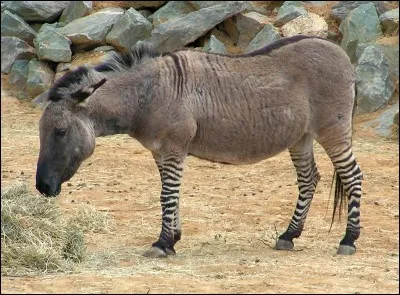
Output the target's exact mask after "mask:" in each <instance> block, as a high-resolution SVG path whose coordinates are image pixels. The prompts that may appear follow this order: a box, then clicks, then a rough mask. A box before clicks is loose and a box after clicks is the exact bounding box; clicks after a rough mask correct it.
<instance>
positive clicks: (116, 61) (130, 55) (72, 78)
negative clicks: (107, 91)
mask: <svg viewBox="0 0 400 295" xmlns="http://www.w3.org/2000/svg"><path fill="white" fill-rule="evenodd" d="M157 56H161V54H159V53H158V51H157V50H156V49H155V48H154V47H153V46H152V45H151V44H147V43H144V42H140V43H138V44H137V45H135V47H134V48H133V49H132V50H131V51H130V52H126V53H117V52H114V54H113V55H112V56H111V57H110V58H109V59H108V60H106V61H104V62H102V63H100V64H98V65H96V66H94V67H87V66H81V67H79V68H77V69H75V70H73V71H70V72H68V73H67V74H65V75H64V76H63V77H62V78H60V79H59V80H58V81H57V82H56V83H55V84H54V85H53V86H52V88H51V89H50V91H49V100H50V101H59V100H62V99H64V98H67V97H69V96H70V94H71V93H73V92H75V91H77V90H79V89H81V88H83V87H85V86H89V85H92V84H93V83H97V82H99V81H100V80H101V79H102V78H104V77H107V76H108V75H112V74H115V73H120V72H125V71H129V70H130V69H132V68H134V67H135V66H137V65H138V64H140V63H141V62H143V61H144V60H145V59H148V58H154V57H157Z"/></svg>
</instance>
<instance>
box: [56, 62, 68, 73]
mask: <svg viewBox="0 0 400 295" xmlns="http://www.w3.org/2000/svg"><path fill="white" fill-rule="evenodd" d="M70 68H71V64H70V63H69V62H60V63H58V65H57V67H56V73H58V72H63V71H68V70H69V69H70Z"/></svg>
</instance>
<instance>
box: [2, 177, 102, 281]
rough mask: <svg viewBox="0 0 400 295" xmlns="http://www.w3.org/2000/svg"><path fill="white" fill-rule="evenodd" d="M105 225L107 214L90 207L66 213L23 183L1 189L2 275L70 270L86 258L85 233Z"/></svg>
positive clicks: (51, 200) (53, 201)
mask: <svg viewBox="0 0 400 295" xmlns="http://www.w3.org/2000/svg"><path fill="white" fill-rule="evenodd" d="M108 225H109V218H108V216H107V215H106V214H105V213H103V212H98V211H96V210H95V209H94V208H92V207H90V208H89V206H86V207H85V208H78V210H77V211H76V212H74V214H72V216H66V214H65V213H63V212H61V210H60V208H59V206H58V205H57V202H56V200H55V199H49V198H45V197H43V196H40V195H35V194H33V193H31V192H30V191H29V189H28V187H27V185H26V184H25V183H14V184H11V185H9V186H7V187H5V188H4V189H3V188H2V190H1V266H2V267H1V274H2V275H26V274H35V273H53V272H60V271H69V270H72V268H73V267H74V264H75V263H79V262H82V261H83V260H84V259H85V253H86V247H85V242H84V232H87V231H100V229H101V230H106V229H107V228H108Z"/></svg>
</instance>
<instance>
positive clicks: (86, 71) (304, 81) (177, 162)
mask: <svg viewBox="0 0 400 295" xmlns="http://www.w3.org/2000/svg"><path fill="white" fill-rule="evenodd" d="M354 107H355V86H354V73H353V67H352V65H351V63H350V60H349V58H348V57H347V55H346V53H345V52H344V51H343V50H342V49H341V48H340V47H339V46H337V45H335V44H333V43H331V42H329V41H327V40H323V39H320V38H317V37H306V36H295V37H291V38H284V39H281V40H279V41H276V42H275V43H273V44H271V45H268V46H266V47H264V48H262V49H259V50H257V51H254V52H252V53H249V54H244V55H237V56H234V55H229V54H213V53H205V52H200V51H194V50H180V51H176V52H173V53H164V54H158V53H157V52H156V51H155V50H152V49H151V47H149V46H138V47H137V48H136V50H135V51H133V52H131V53H125V54H116V55H115V56H114V57H113V59H111V60H110V61H107V62H105V63H102V64H100V65H98V66H96V67H94V68H88V67H80V68H78V69H76V70H74V71H71V72H70V73H68V74H66V75H65V76H64V77H62V78H61V79H60V80H59V81H57V82H56V83H55V85H54V86H53V87H52V89H51V90H50V91H49V103H48V104H47V106H46V108H45V110H44V112H43V115H42V118H41V120H40V154H39V160H38V163H37V174H36V187H37V189H38V190H39V191H40V192H41V193H43V194H45V195H47V196H55V195H58V194H59V193H60V191H61V184H62V183H63V182H65V181H67V180H69V179H70V178H71V177H72V176H73V175H74V173H75V172H76V171H77V169H78V167H79V166H80V164H81V163H82V161H83V160H85V159H86V158H88V157H89V156H90V155H91V154H92V153H93V152H94V149H95V138H96V137H98V136H105V135H112V134H129V135H130V136H131V137H133V138H135V139H137V140H138V141H139V142H140V143H141V144H142V145H143V146H144V147H146V148H147V149H149V150H150V151H151V152H152V155H153V157H154V159H155V162H156V164H157V166H158V169H159V172H160V176H161V181H162V191H161V197H160V201H161V207H162V227H161V234H160V236H159V239H158V240H157V241H156V242H155V243H153V244H152V246H151V247H150V249H149V250H148V251H146V252H145V253H144V255H145V256H148V257H165V256H167V255H171V254H175V250H174V245H175V243H176V242H177V241H178V240H180V238H181V225H180V217H179V189H180V185H181V178H182V173H183V167H184V161H185V158H186V156H187V155H194V156H197V157H199V158H202V159H207V160H210V161H215V162H221V163H230V164H249V163H255V162H258V161H261V160H263V159H266V158H268V157H272V156H274V155H276V154H278V153H280V152H282V151H284V150H285V149H289V152H290V155H291V158H292V160H293V163H294V166H295V167H296V171H297V180H298V188H299V197H298V201H297V205H296V209H295V211H294V214H293V217H292V219H291V222H290V224H289V226H288V228H287V230H286V231H285V232H284V233H283V234H282V235H281V236H280V237H279V239H278V241H277V243H276V249H284V250H289V249H292V248H293V246H294V244H293V239H294V238H297V237H299V236H300V234H301V232H302V230H303V225H304V222H305V220H306V217H307V212H308V210H309V208H310V204H311V200H312V198H313V195H314V191H315V189H316V186H317V183H318V181H319V179H320V176H319V172H318V170H317V167H316V164H315V162H314V154H313V141H314V139H315V140H317V141H318V142H319V143H320V144H321V146H322V147H323V148H324V149H325V151H326V152H327V154H328V155H329V157H330V159H331V160H332V163H333V165H334V168H335V171H336V177H337V180H336V189H335V206H334V207H335V209H336V207H337V204H338V203H339V201H340V203H341V202H342V201H346V196H344V195H345V194H346V195H347V197H348V211H347V216H348V219H347V227H346V233H345V235H344V238H343V239H342V240H341V242H340V245H339V249H338V253H339V254H353V253H355V251H356V248H355V245H354V242H355V240H356V239H357V238H358V237H359V234H360V198H361V181H362V173H361V170H360V168H359V166H358V164H357V163H356V160H355V157H354V155H353V152H352V117H353V112H354Z"/></svg>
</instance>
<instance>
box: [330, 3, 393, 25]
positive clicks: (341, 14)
mask: <svg viewBox="0 0 400 295" xmlns="http://www.w3.org/2000/svg"><path fill="white" fill-rule="evenodd" d="M384 2H385V1H338V2H337V3H336V4H335V5H334V6H333V7H332V10H331V15H332V16H333V18H334V19H336V20H337V21H338V22H339V23H340V22H342V21H343V20H344V19H345V18H346V17H347V15H348V14H349V13H350V11H352V10H354V9H356V8H358V7H359V6H360V5H363V4H368V3H372V4H374V5H375V7H376V10H377V13H378V15H381V14H382V13H385V12H386V11H387V10H388V8H387V7H386V5H385V3H384Z"/></svg>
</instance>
